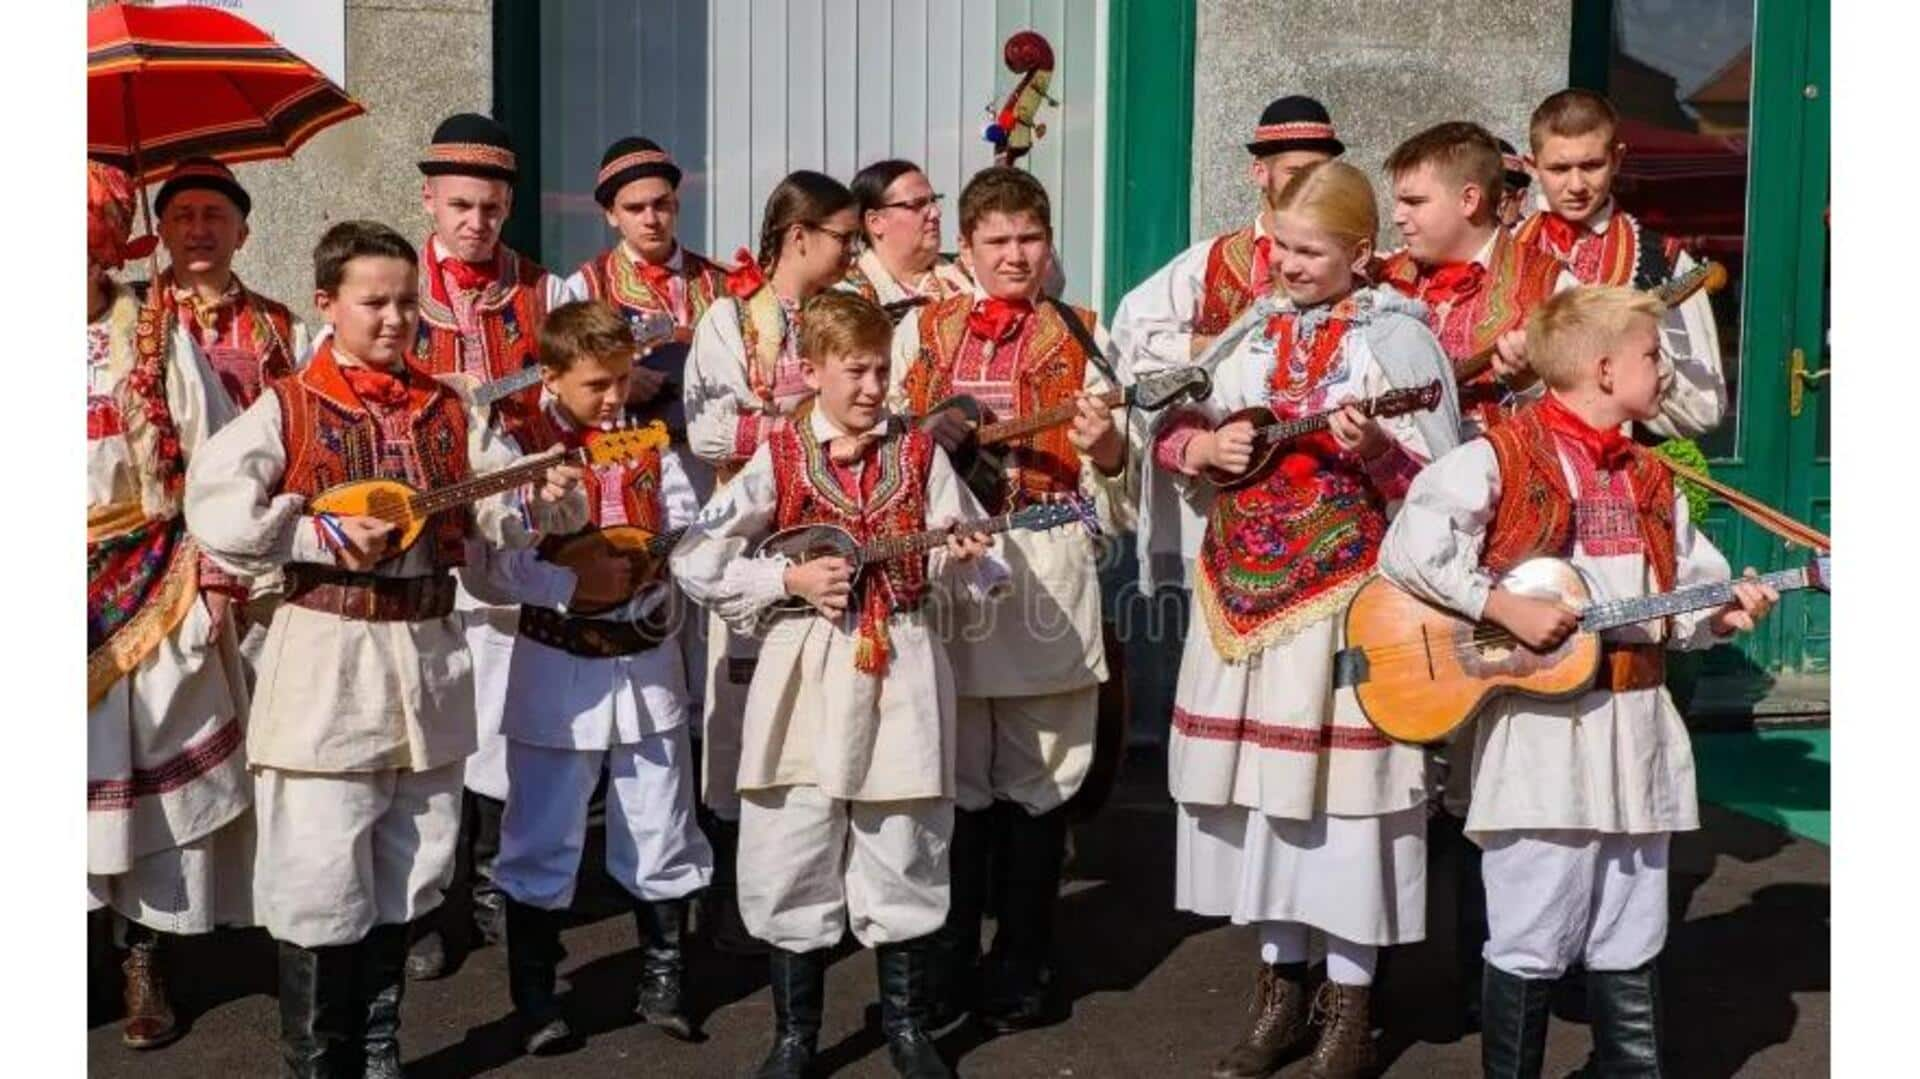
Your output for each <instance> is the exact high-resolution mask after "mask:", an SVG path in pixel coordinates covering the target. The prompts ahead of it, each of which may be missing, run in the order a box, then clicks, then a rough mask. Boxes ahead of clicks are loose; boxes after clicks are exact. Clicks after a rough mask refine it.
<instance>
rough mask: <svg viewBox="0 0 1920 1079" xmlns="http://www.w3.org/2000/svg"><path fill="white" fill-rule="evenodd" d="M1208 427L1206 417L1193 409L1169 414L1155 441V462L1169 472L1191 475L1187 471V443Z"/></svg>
mask: <svg viewBox="0 0 1920 1079" xmlns="http://www.w3.org/2000/svg"><path fill="white" fill-rule="evenodd" d="M1206 428H1207V421H1206V417H1204V416H1202V415H1200V414H1199V413H1198V412H1194V411H1192V410H1191V409H1182V410H1180V411H1177V412H1175V413H1173V414H1172V415H1170V416H1168V417H1167V422H1166V423H1164V424H1162V425H1161V427H1160V433H1159V435H1158V436H1156V437H1155V438H1154V441H1153V461H1154V463H1155V464H1157V465H1159V466H1160V467H1161V468H1164V469H1166V470H1167V471H1169V472H1178V473H1180V474H1182V475H1190V473H1188V471H1187V443H1189V442H1192V441H1193V437H1194V436H1195V435H1197V434H1199V433H1200V432H1202V431H1204V430H1206Z"/></svg>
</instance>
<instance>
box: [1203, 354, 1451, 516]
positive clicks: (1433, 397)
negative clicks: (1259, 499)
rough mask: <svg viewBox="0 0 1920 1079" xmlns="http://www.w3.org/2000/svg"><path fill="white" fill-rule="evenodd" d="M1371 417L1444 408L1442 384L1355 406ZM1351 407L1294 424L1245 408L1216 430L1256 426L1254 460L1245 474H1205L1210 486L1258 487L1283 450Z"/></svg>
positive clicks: (1261, 410)
mask: <svg viewBox="0 0 1920 1079" xmlns="http://www.w3.org/2000/svg"><path fill="white" fill-rule="evenodd" d="M1351 403H1352V404H1353V405H1354V406H1355V407H1357V408H1359V409H1360V411H1361V412H1362V413H1364V414H1366V415H1368V416H1373V417H1376V418H1384V417H1387V416H1404V415H1406V414H1407V413H1409V412H1426V411H1430V410H1432V409H1434V408H1437V407H1439V405H1440V382H1439V380H1438V379H1435V380H1434V381H1432V382H1429V383H1427V384H1426V385H1424V386H1413V387H1409V388H1407V389H1404V390H1388V391H1387V392H1386V393H1383V394H1381V395H1380V396H1378V397H1369V398H1366V399H1365V400H1362V401H1355V402H1351ZM1345 407H1347V406H1346V405H1338V406H1336V407H1334V408H1330V409H1327V410H1326V411H1324V412H1314V413H1310V414H1308V415H1305V416H1300V417H1298V418H1295V419H1291V420H1277V419H1275V418H1274V416H1273V409H1272V408H1271V407H1270V406H1267V405H1255V406H1253V407H1252V408H1243V409H1241V410H1239V411H1238V412H1235V413H1233V414H1232V415H1230V416H1228V417H1227V418H1226V419H1224V420H1221V421H1220V422H1219V423H1218V424H1216V425H1214V428H1213V429H1214V430H1215V431H1218V430H1220V428H1222V427H1225V426H1227V425H1228V424H1233V423H1242V422H1244V423H1250V424H1252V425H1253V458H1252V460H1251V461H1250V462H1249V463H1248V464H1247V469H1246V471H1244V472H1227V471H1224V470H1222V469H1218V468H1208V469H1205V470H1204V471H1203V472H1202V473H1201V474H1202V475H1204V476H1205V477H1206V478H1207V482H1209V483H1211V484H1213V485H1214V486H1215V487H1218V488H1220V489H1221V490H1223V491H1233V490H1238V489H1239V488H1242V487H1246V486H1248V485H1250V484H1254V483H1258V482H1259V481H1260V480H1262V479H1264V478H1265V477H1266V475H1267V473H1269V472H1271V471H1273V466H1274V463H1275V462H1276V461H1278V460H1279V459H1280V450H1281V448H1282V447H1284V446H1286V445H1287V444H1288V443H1290V442H1292V441H1294V440H1295V439H1299V438H1304V437H1305V436H1307V435H1311V434H1317V433H1318V432H1321V431H1324V430H1326V429H1327V422H1328V421H1329V420H1330V419H1332V417H1333V415H1334V413H1336V412H1339V411H1340V410H1341V409H1343V408H1345Z"/></svg>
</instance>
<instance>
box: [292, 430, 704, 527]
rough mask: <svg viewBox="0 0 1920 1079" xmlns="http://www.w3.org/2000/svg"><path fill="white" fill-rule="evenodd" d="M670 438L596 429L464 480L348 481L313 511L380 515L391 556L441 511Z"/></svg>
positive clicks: (322, 496)
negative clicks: (577, 441) (388, 529)
mask: <svg viewBox="0 0 1920 1079" xmlns="http://www.w3.org/2000/svg"><path fill="white" fill-rule="evenodd" d="M668 442H669V436H668V434H667V428H666V425H665V424H663V423H660V422H659V421H657V420H656V421H655V422H653V423H651V424H649V425H647V426H645V427H630V428H624V429H620V430H614V431H593V432H589V433H588V435H587V441H586V444H585V445H583V446H581V447H580V448H579V449H576V450H568V449H562V448H559V447H555V448H553V449H551V450H547V451H544V452H541V453H535V454H530V455H528V456H526V457H523V458H521V459H520V460H518V461H515V462H514V463H513V464H510V465H508V466H507V467H505V468H503V469H500V470H499V471H497V472H488V473H485V474H483V475H479V476H470V477H468V478H467V479H464V480H461V481H459V482H458V483H450V484H448V485H446V486H445V487H436V488H434V489H433V490H431V491H416V490H414V489H413V488H412V487H410V486H408V485H407V484H406V483H404V482H402V481H400V480H389V479H376V480H355V481H353V482H351V483H342V484H339V485H337V486H334V487H329V488H327V489H326V490H324V491H322V492H320V493H319V494H317V495H314V496H313V498H312V499H310V500H309V501H308V502H307V512H308V513H313V514H330V515H332V516H334V517H374V518H377V519H379V520H382V521H386V522H387V523H389V524H391V525H393V526H394V532H393V534H392V538H391V539H390V540H389V541H388V544H387V555H386V557H387V558H393V557H395V556H397V555H399V554H401V553H403V552H405V551H406V550H407V548H409V547H412V546H413V544H414V541H416V540H418V539H419V538H420V533H421V532H423V531H424V530H425V529H426V527H427V521H428V520H429V519H431V518H432V517H433V515H434V514H436V513H444V512H446V511H447V510H451V509H458V508H459V507H461V506H465V505H469V504H471V503H474V502H478V501H480V500H481V499H483V498H486V497H488V496H490V495H497V494H500V493H502V492H505V491H511V490H513V489H514V488H515V487H518V486H520V485H521V484H523V483H528V482H531V481H533V480H537V479H539V478H540V477H541V476H544V475H546V472H547V469H549V468H552V467H553V466H555V465H562V464H582V465H604V464H611V463H613V462H615V461H625V460H629V459H631V458H634V457H638V456H639V455H640V454H642V453H645V452H646V451H648V450H655V451H658V450H661V449H664V448H666V446H667V444H668Z"/></svg>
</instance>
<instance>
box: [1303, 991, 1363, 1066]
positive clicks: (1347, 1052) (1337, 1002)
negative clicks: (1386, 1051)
mask: <svg viewBox="0 0 1920 1079" xmlns="http://www.w3.org/2000/svg"><path fill="white" fill-rule="evenodd" d="M1371 996H1372V990H1371V989H1369V988H1368V987H1367V986H1364V985H1340V984H1339V983H1337V982H1324V983H1322V984H1321V986H1320V991H1319V992H1318V993H1316V994H1315V995H1314V998H1313V1014H1312V1017H1311V1021H1312V1022H1313V1023H1315V1024H1317V1025H1318V1026H1319V1027H1320V1041H1319V1043H1318V1044H1316V1045H1315V1046H1314V1047H1313V1058H1312V1059H1311V1060H1310V1061H1309V1062H1308V1064H1307V1074H1308V1075H1309V1076H1311V1077H1312V1079H1353V1077H1355V1076H1361V1075H1369V1074H1372V1072H1373V1069H1374V1056H1373V1020H1372V1017H1371V1016H1370V1015H1369V1013H1368V1007H1367V1003H1368V999H1369V998H1370V997H1371Z"/></svg>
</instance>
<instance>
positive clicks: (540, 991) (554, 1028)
mask: <svg viewBox="0 0 1920 1079" xmlns="http://www.w3.org/2000/svg"><path fill="white" fill-rule="evenodd" d="M505 908H506V909H505V917H506V925H507V994H508V996H509V997H511V998H512V1000H513V1010H514V1014H515V1015H516V1016H518V1017H519V1023H520V1031H521V1039H522V1042H521V1045H522V1048H524V1049H525V1050H526V1052H527V1053H528V1054H529V1055H532V1056H544V1055H547V1054H550V1053H557V1052H560V1051H562V1050H564V1049H566V1048H568V1047H569V1043H571V1042H572V1040H573V1028H572V1027H570V1026H569V1025H568V1024H567V1018H566V1014H565V1013H564V1012H563V1011H562V1009H561V1007H560V1000H559V998H558V997H556V996H555V995H554V991H553V986H554V975H555V971H556V970H558V969H559V966H560V960H561V958H563V957H564V956H565V955H566V949H564V948H562V947H561V946H560V912H559V911H552V910H541V909H540V908H539V907H534V906H529V905H527V904H525V903H518V902H515V901H514V900H512V899H507V900H506V901H505Z"/></svg>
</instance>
